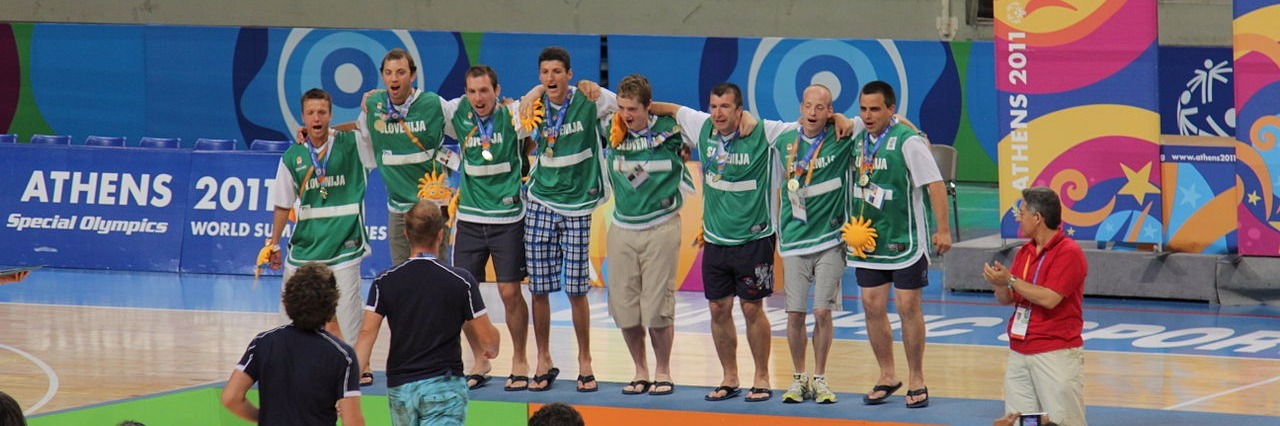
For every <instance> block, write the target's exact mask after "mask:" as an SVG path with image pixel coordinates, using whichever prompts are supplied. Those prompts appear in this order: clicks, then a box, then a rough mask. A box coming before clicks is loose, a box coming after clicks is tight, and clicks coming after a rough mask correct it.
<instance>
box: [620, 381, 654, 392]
mask: <svg viewBox="0 0 1280 426" xmlns="http://www.w3.org/2000/svg"><path fill="white" fill-rule="evenodd" d="M652 385H653V384H652V383H649V381H648V380H632V381H631V383H627V386H630V387H631V390H627V389H626V388H623V389H622V394H623V395H639V394H642V393H648V392H649V387H650V386H652Z"/></svg>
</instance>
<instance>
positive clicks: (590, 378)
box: [578, 374, 600, 393]
mask: <svg viewBox="0 0 1280 426" xmlns="http://www.w3.org/2000/svg"><path fill="white" fill-rule="evenodd" d="M595 382H596V375H595V374H591V375H587V376H583V375H581V374H579V375H578V392H582V393H587V392H595V391H598V390H600V385H599V384H596V387H593V388H588V387H583V386H586V385H588V384H591V383H595Z"/></svg>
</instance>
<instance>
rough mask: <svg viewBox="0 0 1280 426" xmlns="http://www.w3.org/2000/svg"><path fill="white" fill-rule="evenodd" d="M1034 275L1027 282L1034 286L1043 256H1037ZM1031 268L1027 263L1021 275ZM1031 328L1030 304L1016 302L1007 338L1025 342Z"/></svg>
mask: <svg viewBox="0 0 1280 426" xmlns="http://www.w3.org/2000/svg"><path fill="white" fill-rule="evenodd" d="M1037 258H1038V259H1039V260H1037V261H1036V272H1035V275H1032V276H1031V279H1030V280H1028V281H1027V282H1029V283H1031V284H1035V283H1036V281H1037V280H1039V278H1040V266H1041V265H1044V256H1043V254H1042V255H1040V256H1037ZM1029 268H1031V262H1027V264H1026V266H1024V267H1023V268H1022V275H1023V276H1026V275H1027V269H1029ZM1029 326H1031V302H1028V301H1026V300H1023V301H1021V302H1018V308H1017V309H1015V310H1014V311H1013V323H1012V324H1010V325H1009V338H1010V339H1017V340H1025V339H1026V338H1027V327H1029Z"/></svg>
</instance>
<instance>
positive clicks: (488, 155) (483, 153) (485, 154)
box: [480, 149, 493, 161]
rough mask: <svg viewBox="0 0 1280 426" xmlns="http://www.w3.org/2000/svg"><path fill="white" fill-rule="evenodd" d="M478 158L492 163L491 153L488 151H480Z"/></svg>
mask: <svg viewBox="0 0 1280 426" xmlns="http://www.w3.org/2000/svg"><path fill="white" fill-rule="evenodd" d="M480 156H481V157H484V161H493V153H492V152H489V150H487V149H486V150H484V151H480Z"/></svg>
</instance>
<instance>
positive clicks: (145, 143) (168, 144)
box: [138, 136, 182, 148]
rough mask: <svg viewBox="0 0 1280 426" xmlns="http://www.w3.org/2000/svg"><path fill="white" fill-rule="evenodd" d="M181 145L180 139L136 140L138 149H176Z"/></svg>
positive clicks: (149, 138) (148, 138)
mask: <svg viewBox="0 0 1280 426" xmlns="http://www.w3.org/2000/svg"><path fill="white" fill-rule="evenodd" d="M179 145H182V139H179V138H152V137H145V136H144V137H143V138H142V139H138V148H177V147H178V146H179Z"/></svg>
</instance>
